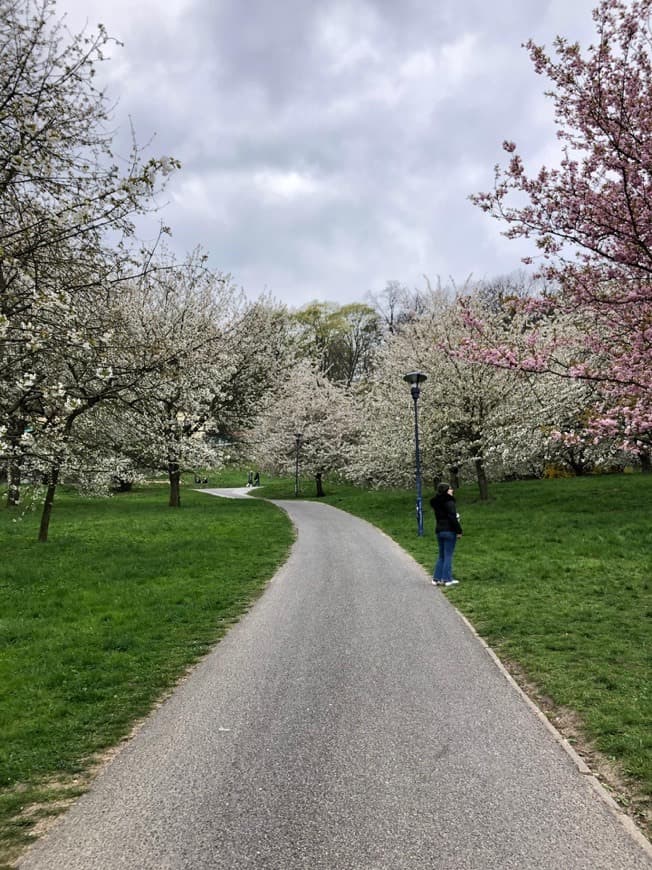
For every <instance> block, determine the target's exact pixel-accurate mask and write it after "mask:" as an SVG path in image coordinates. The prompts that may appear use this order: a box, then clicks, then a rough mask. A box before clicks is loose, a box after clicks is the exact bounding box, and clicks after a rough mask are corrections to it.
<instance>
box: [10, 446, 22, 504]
mask: <svg viewBox="0 0 652 870" xmlns="http://www.w3.org/2000/svg"><path fill="white" fill-rule="evenodd" d="M21 465H22V456H13V455H12V457H11V459H10V460H9V463H8V465H7V507H10V508H11V507H16V505H17V504H18V503H19V502H20V482H21V475H20V472H21Z"/></svg>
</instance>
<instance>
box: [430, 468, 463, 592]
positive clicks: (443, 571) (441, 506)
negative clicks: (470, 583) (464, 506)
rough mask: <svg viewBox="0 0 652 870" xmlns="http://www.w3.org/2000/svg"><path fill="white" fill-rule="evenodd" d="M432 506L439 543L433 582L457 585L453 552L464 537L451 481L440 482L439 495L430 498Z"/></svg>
mask: <svg viewBox="0 0 652 870" xmlns="http://www.w3.org/2000/svg"><path fill="white" fill-rule="evenodd" d="M430 507H431V508H432V509H433V510H434V512H435V520H436V526H435V534H436V535H437V543H438V545H439V556H438V558H437V563H436V565H435V570H434V572H433V578H432V582H433V584H434V585H435V586H456V585H457V582H458V581H457V580H453V553H454V552H455V544H456V543H457V539H458V538H461V537H462V526H461V525H460V518H459V517H460V515H459V514H458V512H457V505H456V504H455V499H454V498H453V487H452V486H451V485H450V483H440V484H439V486H438V487H437V495H436V496H435V497H434V498H431V499H430Z"/></svg>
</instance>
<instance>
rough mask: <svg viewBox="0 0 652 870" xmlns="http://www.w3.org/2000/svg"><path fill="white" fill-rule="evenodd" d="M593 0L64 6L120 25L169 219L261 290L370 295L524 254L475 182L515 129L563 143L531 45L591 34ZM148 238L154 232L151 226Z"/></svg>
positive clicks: (252, 289) (149, 1)
mask: <svg viewBox="0 0 652 870" xmlns="http://www.w3.org/2000/svg"><path fill="white" fill-rule="evenodd" d="M594 5H595V3H594V2H593V0H491V2H489V0H166V2H165V3H162V2H160V0H58V7H57V8H58V10H59V13H64V12H65V13H66V14H67V16H68V24H69V26H70V27H71V28H72V29H74V30H78V29H80V28H81V27H83V26H84V25H85V24H88V26H89V27H90V28H91V29H92V28H94V27H95V26H96V25H97V23H98V22H101V23H103V24H105V25H106V27H107V28H108V31H109V33H110V35H112V36H114V37H116V38H118V39H120V40H121V41H122V42H123V43H124V46H123V47H115V48H114V49H113V50H112V52H111V60H110V61H109V63H107V64H105V65H103V67H102V69H103V75H104V76H106V77H107V78H108V85H109V92H110V94H111V96H112V97H113V98H114V99H115V100H116V101H117V107H116V113H115V115H116V122H117V123H116V127H117V136H116V141H117V142H119V141H120V136H121V135H123V136H124V135H126V133H127V131H128V119H129V118H131V120H132V122H133V124H134V126H135V129H136V134H137V138H138V140H139V142H141V143H145V142H149V141H150V140H151V153H152V154H157V155H163V154H166V155H173V156H175V157H177V158H179V159H180V160H181V162H182V164H183V169H182V170H181V171H180V172H179V173H178V174H177V175H176V176H175V177H174V179H173V181H172V183H171V186H170V187H169V189H168V191H167V193H166V198H165V201H166V204H165V207H164V210H163V212H162V215H161V217H162V219H163V221H164V222H165V223H166V224H168V225H170V226H171V228H172V231H173V242H172V246H173V248H174V249H175V250H176V251H177V252H178V253H179V254H180V255H183V254H184V253H185V252H187V251H190V250H191V249H193V248H195V247H196V246H197V245H201V246H202V247H203V248H204V249H205V250H206V251H207V252H208V253H209V259H210V263H211V265H212V266H213V267H214V268H215V269H219V270H221V271H225V272H230V273H231V274H232V275H233V277H234V280H235V281H236V283H237V284H239V285H241V286H243V287H244V288H245V290H246V291H247V293H248V294H249V295H250V296H252V297H256V296H258V295H259V294H260V293H263V292H269V293H270V294H271V295H272V296H273V297H274V298H276V299H278V300H280V301H282V302H285V303H287V304H288V305H290V306H291V307H298V306H301V305H303V304H305V303H307V302H309V301H311V300H313V299H320V300H328V301H333V302H338V303H344V302H350V301H362V300H364V299H365V296H366V294H367V293H368V292H369V291H372V292H379V291H381V290H382V289H383V287H384V286H385V284H386V283H387V281H389V280H396V281H400V282H401V283H403V284H406V285H408V286H410V287H417V286H424V283H425V282H424V279H423V276H424V275H427V276H428V277H429V278H430V280H431V281H432V282H435V281H436V280H437V279H438V278H440V279H441V280H442V281H444V282H447V281H449V280H450V279H453V280H454V281H455V282H456V283H457V284H462V283H463V282H464V281H465V279H466V278H467V277H468V276H469V275H472V276H473V277H474V278H484V277H491V276H495V275H499V274H504V273H506V272H510V271H512V270H513V269H515V268H518V267H519V266H520V257H521V256H523V255H524V254H525V253H526V251H525V249H524V248H522V247H519V244H517V243H515V242H509V241H507V240H506V239H504V238H503V237H502V236H501V235H500V230H501V228H500V226H499V224H498V223H497V222H496V221H494V220H492V219H491V218H490V217H488V216H487V215H485V214H484V213H483V212H481V211H480V210H479V209H478V208H477V207H475V206H473V205H472V204H471V203H470V202H469V200H468V195H469V194H470V193H473V192H477V191H481V190H487V189H490V188H491V186H492V180H493V167H494V165H495V164H496V163H497V162H499V161H502V159H503V152H502V149H501V143H502V141H503V140H504V139H512V140H514V141H516V142H517V144H518V146H519V150H520V151H521V153H522V154H523V155H524V157H525V158H526V164H527V166H528V167H532V168H538V167H539V166H540V165H541V163H548V164H550V163H554V162H556V159H557V156H558V149H557V145H556V139H555V129H554V125H553V122H552V109H551V104H550V100H548V99H546V98H545V97H544V96H543V91H544V90H545V89H546V86H547V82H546V81H545V80H544V79H542V78H541V77H540V76H537V75H536V74H535V73H534V71H533V69H532V67H531V64H530V61H529V58H528V56H527V52H526V51H525V49H523V48H522V43H523V42H524V41H526V40H527V39H528V38H529V37H533V38H534V39H535V40H536V41H538V42H540V43H543V44H545V45H547V46H551V44H552V41H553V39H554V37H555V36H556V35H557V34H562V35H565V36H567V37H569V38H571V39H573V40H575V39H577V40H579V41H580V42H581V43H582V44H586V43H587V42H589V41H590V39H591V36H592V34H593V27H592V20H591V9H592V8H593V6H594ZM152 234H153V230H152Z"/></svg>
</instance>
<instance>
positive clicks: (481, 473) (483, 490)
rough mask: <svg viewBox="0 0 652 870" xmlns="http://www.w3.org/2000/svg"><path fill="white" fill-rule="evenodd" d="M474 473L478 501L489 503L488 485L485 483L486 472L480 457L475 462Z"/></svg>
mask: <svg viewBox="0 0 652 870" xmlns="http://www.w3.org/2000/svg"><path fill="white" fill-rule="evenodd" d="M475 473H476V475H477V477H478V488H479V490H480V501H489V484H488V482H487V472H486V471H485V468H484V462H483V460H482V457H479V458H478V459H476V460H475Z"/></svg>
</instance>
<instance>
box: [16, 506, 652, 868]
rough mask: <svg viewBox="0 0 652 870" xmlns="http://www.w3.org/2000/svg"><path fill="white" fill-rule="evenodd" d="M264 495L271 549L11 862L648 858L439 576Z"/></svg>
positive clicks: (344, 520)
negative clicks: (233, 601)
mask: <svg viewBox="0 0 652 870" xmlns="http://www.w3.org/2000/svg"><path fill="white" fill-rule="evenodd" d="M279 504H280V505H281V506H282V507H283V509H284V510H286V511H287V512H288V514H289V515H290V517H291V519H292V520H293V522H294V524H295V526H296V529H297V533H298V534H297V540H296V543H295V545H294V548H293V550H292V553H291V556H290V558H289V560H288V562H287V563H286V564H285V565H284V567H283V568H282V569H281V570H280V571H279V572H278V574H277V575H276V576H275V577H274V579H273V581H272V582H271V583H270V584H269V586H268V588H267V590H266V591H265V594H264V595H263V596H262V597H261V598H260V599H259V600H258V602H257V603H256V604H255V606H254V607H253V608H252V609H251V610H250V611H249V613H248V614H247V615H246V616H245V617H244V618H243V619H242V621H241V622H240V623H238V624H237V625H236V626H234V627H233V629H232V630H231V631H230V632H229V634H228V635H227V636H226V637H225V638H224V639H223V640H222V641H221V642H220V643H219V644H218V645H217V646H216V647H215V649H214V650H213V652H212V653H211V654H209V655H208V656H207V657H206V658H205V659H204V660H203V661H202V662H201V663H200V664H199V665H198V666H197V667H196V668H195V669H194V670H193V671H192V673H191V674H190V675H189V676H188V677H187V678H186V679H185V680H184V681H183V682H182V683H181V684H180V686H179V687H178V688H177V690H176V691H175V692H174V694H173V695H172V696H171V697H170V698H169V699H168V700H167V701H166V702H165V703H164V704H163V705H162V706H161V707H160V708H159V709H158V710H157V711H156V712H155V713H154V714H153V715H152V716H151V717H149V718H148V720H147V721H146V723H145V724H144V726H143V727H142V728H141V729H140V730H139V731H138V732H137V734H136V735H135V737H134V738H133V739H132V740H131V741H129V742H128V743H127V744H126V746H125V748H124V749H123V750H122V751H120V752H119V753H118V755H117V756H116V758H115V759H114V760H113V762H112V763H111V764H109V765H108V767H107V768H106V769H105V771H104V772H103V773H102V775H101V776H100V777H99V778H98V779H97V780H96V782H95V784H94V786H93V787H92V789H91V790H90V791H89V792H88V793H87V794H86V795H84V796H83V797H82V798H81V799H80V800H79V801H78V802H77V803H76V804H75V805H74V806H73V807H72V808H71V810H70V811H69V812H68V813H67V814H66V815H65V816H64V817H63V818H62V819H61V820H60V821H59V822H58V823H57V824H56V825H55V827H54V828H53V829H52V830H51V831H50V833H49V834H47V835H46V836H45V837H44V838H43V839H42V840H41V841H39V842H38V843H37V844H36V846H34V847H33V848H32V850H31V852H29V853H28V855H27V856H26V857H25V858H24V859H23V861H22V863H21V864H20V867H21V868H23V870H82V868H83V870H118V868H129V870H150V868H151V870H212V868H225V870H227V868H228V870H235V868H256V870H257V868H275V870H295V868H305V870H321V868H325V870H326V868H327V870H340V868H342V870H357V868H360V870H381V868H382V870H385V868H387V870H390V868H391V870H403V868H414V870H416V868H430V870H466V868H473V870H507V868H515V870H516V868H518V870H530V868H549V870H575V868H586V870H600V868H604V870H638V868H641V870H642V868H651V867H652V852H651V851H650V850H649V849H648V848H647V846H646V843H647V841H645V840H644V839H643V837H642V835H640V834H637V833H636V831H635V830H634V829H633V826H632V825H631V823H629V822H628V821H627V820H625V819H624V817H623V816H622V815H621V814H619V813H618V812H617V811H616V809H615V808H614V806H613V805H611V804H610V803H609V801H608V800H607V799H606V798H605V796H603V793H602V791H601V789H600V788H599V787H598V786H596V783H595V780H594V779H593V777H592V776H590V775H589V774H588V772H587V771H586V770H585V771H584V772H582V769H581V764H578V763H577V759H574V758H573V757H572V754H569V753H568V752H567V751H566V750H565V749H564V747H563V745H562V742H561V741H560V739H559V738H558V737H556V736H555V734H554V733H553V732H552V729H551V728H550V727H549V726H547V725H546V723H545V722H544V721H543V720H542V717H541V716H540V715H539V714H537V712H536V710H534V709H533V707H532V705H531V704H530V703H529V702H528V701H527V699H525V698H524V696H523V695H522V693H520V691H519V690H518V689H517V688H516V687H515V685H514V684H513V682H512V681H510V679H509V678H508V677H507V676H506V675H505V673H504V672H503V671H502V670H501V668H500V667H499V666H498V665H497V663H496V661H495V659H494V657H492V655H491V654H490V653H489V652H488V651H487V649H486V647H485V646H484V645H483V643H482V642H481V641H480V640H479V639H478V638H477V636H476V635H475V634H474V633H473V632H472V631H471V630H470V628H469V626H468V625H467V624H466V622H465V621H464V620H463V619H462V618H461V617H460V616H459V614H458V613H457V611H456V610H455V609H454V607H453V606H452V604H451V603H450V602H449V601H448V600H447V598H446V596H447V595H448V594H449V593H446V592H443V591H442V590H440V589H438V588H435V587H433V586H431V585H430V582H429V577H428V575H427V573H426V572H424V570H423V569H422V568H421V567H420V566H418V565H417V564H416V563H415V562H414V561H413V560H412V559H411V558H410V557H409V556H407V555H406V554H405V553H404V552H403V551H402V550H401V549H400V548H399V547H398V546H397V545H396V544H395V543H393V542H392V541H391V540H390V539H388V538H387V537H386V536H385V535H383V534H382V533H381V532H379V531H378V530H376V529H374V528H373V527H372V526H370V525H368V524H367V523H365V522H363V521H361V520H357V519H354V518H352V517H350V516H348V515H347V514H345V513H343V512H341V511H338V510H336V509H335V508H331V507H328V506H327V505H323V504H319V503H315V502H279ZM433 551H434V542H433ZM218 578H219V566H216V580H217V579H218Z"/></svg>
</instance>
